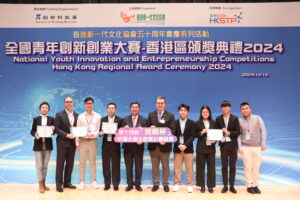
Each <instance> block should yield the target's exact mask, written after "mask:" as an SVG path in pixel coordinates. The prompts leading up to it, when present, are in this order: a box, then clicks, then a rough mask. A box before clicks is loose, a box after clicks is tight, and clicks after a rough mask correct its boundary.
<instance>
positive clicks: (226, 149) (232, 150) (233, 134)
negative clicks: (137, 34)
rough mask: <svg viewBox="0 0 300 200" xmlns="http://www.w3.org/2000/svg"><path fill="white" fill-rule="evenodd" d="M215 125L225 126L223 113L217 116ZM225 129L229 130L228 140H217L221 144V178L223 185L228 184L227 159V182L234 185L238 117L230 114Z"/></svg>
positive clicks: (218, 126)
mask: <svg viewBox="0 0 300 200" xmlns="http://www.w3.org/2000/svg"><path fill="white" fill-rule="evenodd" d="M216 127H217V128H218V129H222V128H225V127H226V126H225V121H224V119H223V115H221V116H219V117H217V119H216ZM227 130H228V131H229V132H230V139H231V141H230V142H224V143H221V142H219V144H220V146H221V160H222V178H223V185H224V186H228V160H229V166H230V172H229V184H230V186H234V181H235V174H236V167H235V166H236V160H237V156H238V142H237V138H238V136H239V135H240V123H239V119H238V118H237V117H236V116H234V115H232V114H230V117H229V121H228V126H227ZM224 136H225V134H224Z"/></svg>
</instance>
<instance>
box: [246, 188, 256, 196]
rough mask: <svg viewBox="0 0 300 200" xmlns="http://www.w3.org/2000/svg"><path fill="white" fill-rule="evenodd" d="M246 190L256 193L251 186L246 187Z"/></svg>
mask: <svg viewBox="0 0 300 200" xmlns="http://www.w3.org/2000/svg"><path fill="white" fill-rule="evenodd" d="M247 192H248V193H251V194H255V193H256V192H255V190H254V188H253V187H248V188H247Z"/></svg>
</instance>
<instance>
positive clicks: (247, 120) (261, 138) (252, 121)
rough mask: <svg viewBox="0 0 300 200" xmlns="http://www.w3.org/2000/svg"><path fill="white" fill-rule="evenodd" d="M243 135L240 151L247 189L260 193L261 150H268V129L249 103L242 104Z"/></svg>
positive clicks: (241, 136)
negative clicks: (252, 110) (252, 112)
mask: <svg viewBox="0 0 300 200" xmlns="http://www.w3.org/2000/svg"><path fill="white" fill-rule="evenodd" d="M241 113H242V115H243V116H242V117H241V118H240V125H241V135H240V136H239V152H240V154H241V155H242V157H243V161H244V171H245V180H246V186H247V191H248V192H249V193H251V194H260V193H261V191H260V190H259V189H258V179H259V168H260V164H261V159H262V155H261V152H262V151H265V150H266V138H267V131H266V127H265V124H264V121H263V120H262V118H261V117H260V116H258V115H253V114H251V107H250V105H249V103H247V102H243V103H242V104H241Z"/></svg>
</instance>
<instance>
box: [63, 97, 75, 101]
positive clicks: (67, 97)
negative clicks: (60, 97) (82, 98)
mask: <svg viewBox="0 0 300 200" xmlns="http://www.w3.org/2000/svg"><path fill="white" fill-rule="evenodd" d="M67 98H70V99H72V101H73V98H72V97H70V96H67V97H66V98H64V101H66V99H67Z"/></svg>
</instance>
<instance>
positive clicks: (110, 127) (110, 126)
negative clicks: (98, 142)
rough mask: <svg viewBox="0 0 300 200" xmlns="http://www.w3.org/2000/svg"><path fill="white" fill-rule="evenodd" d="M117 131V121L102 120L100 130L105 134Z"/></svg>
mask: <svg viewBox="0 0 300 200" xmlns="http://www.w3.org/2000/svg"><path fill="white" fill-rule="evenodd" d="M117 131H118V123H110V122H102V132H104V133H105V134H113V135H114V134H116V133H117Z"/></svg>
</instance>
